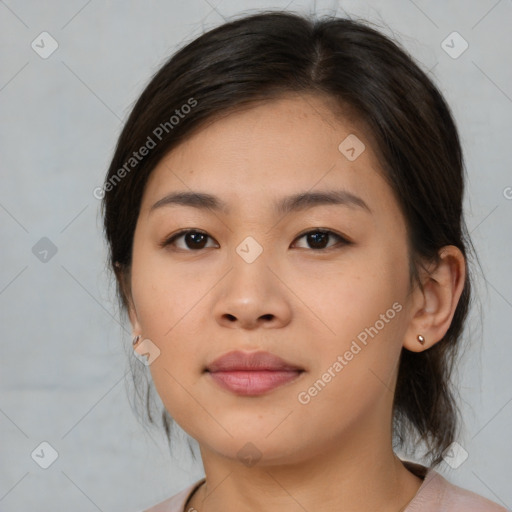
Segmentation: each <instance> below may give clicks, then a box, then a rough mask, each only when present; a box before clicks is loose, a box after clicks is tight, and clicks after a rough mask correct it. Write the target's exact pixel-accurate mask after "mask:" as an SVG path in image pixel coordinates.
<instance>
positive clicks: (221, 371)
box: [205, 351, 304, 395]
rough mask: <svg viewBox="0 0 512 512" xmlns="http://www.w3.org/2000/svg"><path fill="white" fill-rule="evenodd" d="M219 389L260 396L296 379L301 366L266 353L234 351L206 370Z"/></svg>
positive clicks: (299, 373)
mask: <svg viewBox="0 0 512 512" xmlns="http://www.w3.org/2000/svg"><path fill="white" fill-rule="evenodd" d="M205 371H206V372H207V373H208V374H209V375H210V376H211V378H212V379H213V381H214V382H216V383H217V384H218V385H220V386H221V387H222V388H224V389H227V390H228V391H231V392H233V393H235V394H238V395H260V394H263V393H266V392H268V391H271V390H273V389H275V388H277V387H279V386H282V385H283V384H286V383H288V382H291V381H293V380H295V379H296V378H298V377H299V376H300V375H301V374H302V373H303V372H304V369H303V368H301V367H299V366H297V365H295V364H292V363H289V362H287V361H285V360H284V359H281V358H280V357H278V356H276V355H274V354H271V353H269V352H241V351H234V352H229V353H228V354H225V355H223V356H221V357H219V358H218V359H215V361H213V362H212V363H210V364H209V365H208V366H207V367H206V370H205Z"/></svg>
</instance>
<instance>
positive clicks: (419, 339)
mask: <svg viewBox="0 0 512 512" xmlns="http://www.w3.org/2000/svg"><path fill="white" fill-rule="evenodd" d="M418 341H419V342H420V343H421V344H422V345H424V344H425V338H424V337H423V336H422V335H421V334H418Z"/></svg>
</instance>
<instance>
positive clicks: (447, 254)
mask: <svg viewBox="0 0 512 512" xmlns="http://www.w3.org/2000/svg"><path fill="white" fill-rule="evenodd" d="M439 257H440V261H439V263H438V265H436V266H435V268H434V269H433V270H430V271H425V273H424V274H423V276H422V278H421V279H422V287H419V286H418V287H417V288H416V289H415V291H414V295H413V309H412V312H411V314H412V317H411V319H410V323H409V326H408V328H407V331H406V334H405V339H404V342H403V346H404V348H406V349H407V350H410V351H411V352H422V351H424V350H427V349H429V348H430V347H432V346H433V345H435V344H436V343H437V342H438V341H440V340H441V339H443V337H444V335H445V334H446V332H447V331H448V329H449V327H450V324H451V322H452V319H453V315H454V314H455V310H456V308H457V304H458V302H459V299H460V296H461V294H462V290H463V289H464V282H465V277H466V262H465V258H464V255H463V254H462V252H461V251H460V249H458V248H457V247H455V246H454V245H447V246H445V247H443V248H442V249H441V250H440V251H439ZM422 340H423V341H422Z"/></svg>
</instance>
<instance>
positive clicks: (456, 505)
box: [405, 468, 508, 512]
mask: <svg viewBox="0 0 512 512" xmlns="http://www.w3.org/2000/svg"><path fill="white" fill-rule="evenodd" d="M434 507H435V508H434ZM434 510H435V511H442V512H508V511H507V509H506V508H504V507H502V506H501V505H498V504H497V503H495V502H493V501H491V500H488V499H487V498H484V497H483V496H480V495H479V494H476V493H474V492H472V491H469V490H467V489H463V488H462V487H459V486H457V485H454V484H452V483H451V482H449V481H448V480H447V479H446V478H444V477H443V476H442V475H441V474H440V473H438V472H437V471H435V470H434V469H432V468H430V469H428V471H427V473H426V475H425V479H424V481H423V484H422V485H421V486H420V488H419V489H418V492H417V493H416V496H415V497H414V499H413V500H412V501H411V502H410V503H409V505H408V507H407V508H406V510H405V512H423V511H429V512H431V511H434Z"/></svg>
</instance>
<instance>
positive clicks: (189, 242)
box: [161, 229, 211, 251]
mask: <svg viewBox="0 0 512 512" xmlns="http://www.w3.org/2000/svg"><path fill="white" fill-rule="evenodd" d="M209 238H211V237H210V236H209V235H207V234H206V233H204V232H203V231H197V230H192V229H187V230H183V231H180V232H179V233H176V234H174V235H172V236H171V237H170V238H168V239H167V240H165V241H164V242H163V243H162V244H161V245H162V247H167V246H174V247H175V248H177V249H181V250H185V251H187V250H188V251H197V250H200V249H204V248H206V243H207V240H208V239H209ZM178 241H180V243H177V242H178Z"/></svg>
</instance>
